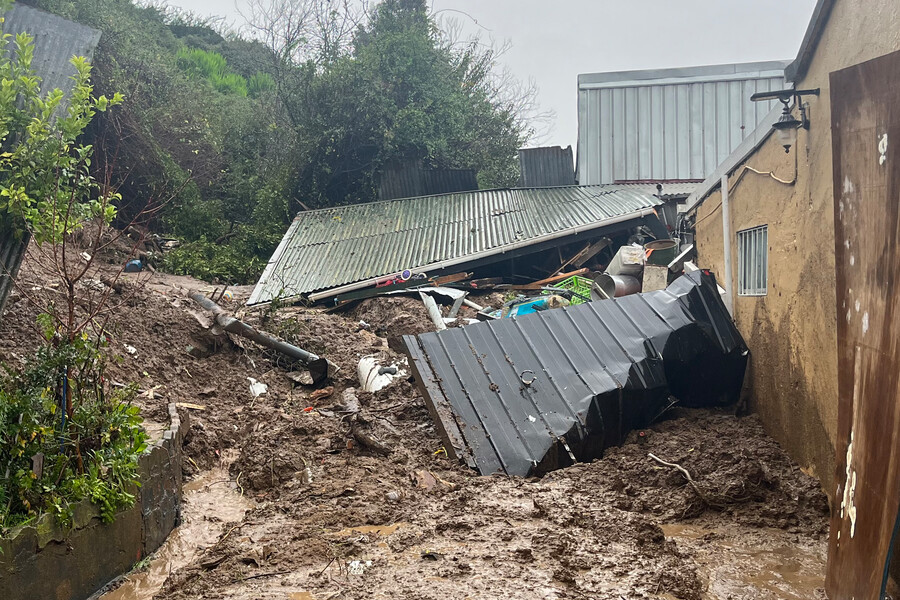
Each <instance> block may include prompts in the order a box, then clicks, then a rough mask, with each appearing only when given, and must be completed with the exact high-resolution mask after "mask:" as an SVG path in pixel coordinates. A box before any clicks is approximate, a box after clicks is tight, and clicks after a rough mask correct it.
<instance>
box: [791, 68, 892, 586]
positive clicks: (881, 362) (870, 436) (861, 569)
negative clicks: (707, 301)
mask: <svg viewBox="0 0 900 600" xmlns="http://www.w3.org/2000/svg"><path fill="white" fill-rule="evenodd" d="M830 83H831V85H830V87H831V105H832V113H831V117H832V125H831V128H832V132H833V137H832V142H833V145H834V153H833V154H834V224H835V239H834V244H835V245H834V248H835V261H834V262H835V270H836V287H837V295H836V296H837V297H836V301H837V315H838V319H837V340H838V341H837V345H838V398H839V404H838V430H837V444H836V448H835V450H836V453H837V457H836V459H837V460H836V461H835V462H836V465H837V477H836V479H837V481H838V488H837V490H836V493H835V495H834V503H833V505H832V516H831V537H830V542H829V548H828V573H827V578H826V590H827V592H828V597H829V598H831V599H832V600H853V599H854V598H856V599H863V598H865V599H869V598H872V599H877V598H882V597H883V593H884V591H885V590H884V588H885V584H886V580H887V575H888V572H887V571H888V569H887V564H886V563H887V562H888V557H889V555H890V549H891V547H892V544H893V545H894V547H895V548H896V546H897V545H900V542H898V541H897V540H896V537H895V536H897V531H898V530H897V529H895V527H900V351H898V342H900V293H898V291H900V290H898V285H900V247H898V244H900V204H898V202H897V198H898V196H900V153H898V148H900V111H898V110H897V99H898V98H900V52H895V53H893V54H889V55H887V56H883V57H881V58H877V59H875V60H871V61H868V62H865V63H862V64H860V65H856V66H854V67H850V68H848V69H843V70H840V71H837V72H834V73H832V74H831V81H830ZM794 151H796V150H794Z"/></svg>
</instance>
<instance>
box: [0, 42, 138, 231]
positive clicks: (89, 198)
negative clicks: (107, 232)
mask: <svg viewBox="0 0 900 600" xmlns="http://www.w3.org/2000/svg"><path fill="white" fill-rule="evenodd" d="M10 37H11V36H10V35H9V34H5V35H3V36H2V41H3V45H4V46H5V45H6V44H7V43H9V40H10ZM14 48H15V51H14V53H13V58H12V59H10V58H9V56H8V55H6V54H3V55H2V56H0V149H2V153H0V213H3V212H6V213H8V214H11V215H14V216H16V217H19V218H20V219H21V222H22V223H23V224H24V226H25V227H26V228H27V229H28V230H29V231H30V232H31V233H32V234H33V236H34V238H35V240H36V241H37V242H38V243H39V244H40V243H44V242H52V243H56V242H58V241H60V240H61V239H62V237H63V236H65V235H67V234H69V233H72V232H74V231H75V230H77V229H79V228H80V227H82V225H83V224H84V222H85V221H87V220H89V219H98V218H99V219H100V220H102V221H103V222H106V223H109V222H110V221H112V219H113V218H114V217H115V214H116V209H115V204H114V202H115V201H116V200H118V196H117V195H116V194H112V193H104V192H103V190H101V189H100V186H99V185H98V184H97V182H96V181H95V180H94V178H93V177H92V176H91V174H90V166H91V155H92V153H93V148H92V147H91V146H86V145H81V144H78V143H77V139H78V137H79V136H80V135H81V134H82V133H83V132H84V130H85V128H86V127H87V125H88V124H89V123H90V121H91V119H93V117H94V115H95V114H96V113H97V112H105V111H106V110H107V109H109V108H110V107H112V106H115V105H118V104H121V103H122V101H123V97H122V95H121V94H114V95H113V96H112V97H110V98H107V97H106V96H99V97H94V96H93V87H92V86H91V84H90V74H91V67H90V65H89V64H88V63H87V61H86V60H85V59H84V57H75V58H73V59H72V65H73V66H74V67H75V70H76V75H75V76H74V77H73V79H74V87H73V89H72V92H71V94H70V99H69V107H68V109H67V110H66V111H63V109H62V102H63V97H64V96H63V92H62V91H60V90H58V89H56V90H52V91H49V92H46V93H42V92H41V79H40V77H38V76H37V75H36V74H35V72H34V69H33V68H32V66H31V63H32V60H33V58H34V43H33V38H32V37H31V36H29V35H27V34H25V33H21V34H19V35H18V36H16V39H15V43H14Z"/></svg>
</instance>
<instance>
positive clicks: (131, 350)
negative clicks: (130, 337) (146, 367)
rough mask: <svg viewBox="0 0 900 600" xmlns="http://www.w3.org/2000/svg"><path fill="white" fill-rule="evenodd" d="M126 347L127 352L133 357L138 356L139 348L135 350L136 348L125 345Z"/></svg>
mask: <svg viewBox="0 0 900 600" xmlns="http://www.w3.org/2000/svg"><path fill="white" fill-rule="evenodd" d="M124 346H125V351H126V352H128V354H131V355H135V354H137V348H135V347H134V346H130V345H128V344H124Z"/></svg>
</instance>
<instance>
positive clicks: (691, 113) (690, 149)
mask: <svg viewBox="0 0 900 600" xmlns="http://www.w3.org/2000/svg"><path fill="white" fill-rule="evenodd" d="M786 65H787V63H786V62H764V63H746V64H737V65H716V66H709V67H694V68H689V69H663V70H653V71H626V72H621V73H597V74H589V75H579V77H578V169H577V170H578V181H579V183H582V184H602V183H609V182H613V181H633V180H679V179H681V180H685V179H689V180H703V179H705V178H706V176H707V175H709V174H710V173H712V172H713V170H715V168H716V166H717V165H718V164H719V163H720V162H722V160H724V159H725V158H726V157H727V156H728V155H729V154H730V153H731V152H732V151H733V150H734V149H735V148H737V146H738V145H739V144H740V143H741V141H742V140H743V139H744V137H746V136H747V135H748V134H749V133H750V132H751V131H753V130H754V129H755V128H756V126H757V125H758V124H759V122H760V120H761V119H762V118H763V117H764V116H765V115H766V114H767V113H768V112H769V111H770V110H771V108H772V106H774V103H775V101H769V102H751V101H750V96H751V95H753V94H754V93H756V92H761V91H769V90H773V89H781V88H784V87H785V86H784V75H783V73H784V67H785V66H786Z"/></svg>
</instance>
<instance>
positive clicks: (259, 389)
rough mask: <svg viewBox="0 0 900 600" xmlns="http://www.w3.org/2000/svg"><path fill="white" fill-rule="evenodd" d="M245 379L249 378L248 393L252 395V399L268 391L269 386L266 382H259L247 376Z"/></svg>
mask: <svg viewBox="0 0 900 600" xmlns="http://www.w3.org/2000/svg"><path fill="white" fill-rule="evenodd" d="M247 379H248V380H250V395H251V396H253V398H254V399H255V398H259V397H260V396H262V395H263V394H265V393H267V392H268V391H269V386H267V385H266V384H264V383H262V382H259V381H257V380H255V379H253V378H252V377H248V378H247Z"/></svg>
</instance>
